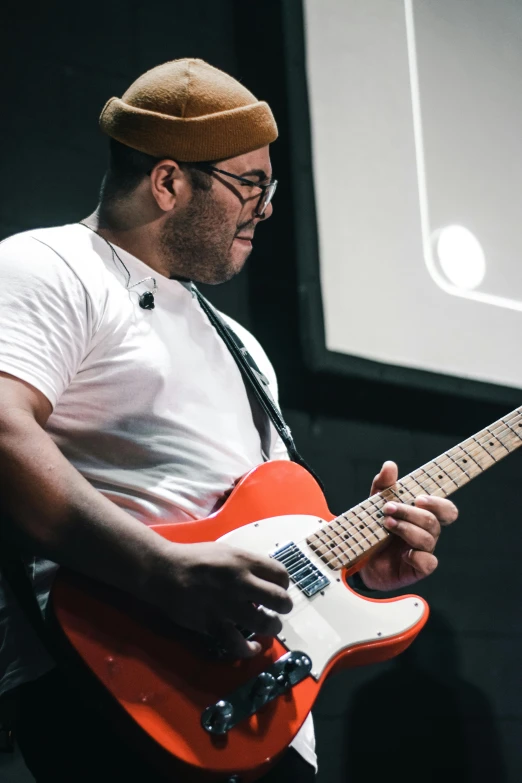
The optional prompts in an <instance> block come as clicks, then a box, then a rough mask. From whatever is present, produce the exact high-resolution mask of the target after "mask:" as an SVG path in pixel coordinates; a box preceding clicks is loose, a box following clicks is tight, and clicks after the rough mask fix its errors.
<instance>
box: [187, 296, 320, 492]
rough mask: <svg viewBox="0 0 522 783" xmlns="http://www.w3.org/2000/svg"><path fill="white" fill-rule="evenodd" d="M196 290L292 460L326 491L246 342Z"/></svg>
mask: <svg viewBox="0 0 522 783" xmlns="http://www.w3.org/2000/svg"><path fill="white" fill-rule="evenodd" d="M192 290H193V291H194V293H195V295H196V297H197V299H198V301H199V304H200V305H201V309H202V310H203V312H204V313H205V314H206V315H207V317H208V319H209V321H210V323H211V324H212V326H213V327H214V328H215V330H216V331H217V333H218V334H219V336H220V337H221V338H222V340H223V342H224V343H225V345H226V346H227V348H228V349H229V351H230V353H231V354H232V356H233V358H234V359H235V361H236V364H237V365H238V367H239V369H240V371H241V375H242V376H243V380H244V381H245V386H246V387H247V391H248V389H249V388H250V389H251V390H252V392H253V396H254V398H255V401H256V402H257V403H258V405H259V406H260V407H261V409H262V411H264V413H265V414H266V416H268V417H269V419H270V420H271V421H272V423H273V425H274V427H275V429H276V432H277V434H278V435H279V437H280V438H281V440H282V441H283V443H284V444H285V446H286V449H287V451H288V455H289V457H290V459H291V460H292V462H297V464H298V465H301V467H303V468H305V469H306V470H307V471H308V472H309V473H311V475H312V476H313V477H314V479H315V480H316V481H317V483H318V484H319V486H320V487H321V489H324V486H323V483H322V481H321V479H320V478H319V476H318V475H317V474H316V473H315V472H314V471H313V470H312V468H311V467H310V466H309V465H308V464H307V463H306V462H305V460H304V459H303V458H302V457H301V455H300V454H299V452H298V451H297V448H296V445H295V443H294V439H293V438H292V434H291V432H290V430H289V428H288V427H287V425H286V423H285V420H284V419H283V417H282V415H281V412H280V410H279V408H278V407H277V405H276V404H275V402H274V399H273V397H272V395H271V394H270V388H269V383H268V380H267V378H265V376H264V375H263V373H262V372H261V370H260V369H259V367H258V366H257V364H256V362H255V361H254V359H253V358H252V356H251V355H250V354H249V352H248V351H247V349H246V348H245V346H244V345H243V343H242V341H241V340H240V339H239V337H238V336H237V334H236V333H235V332H234V330H233V329H231V327H230V326H229V325H228V324H227V323H225V321H224V320H223V318H221V316H220V315H219V313H218V312H217V310H215V309H214V307H213V306H212V305H211V304H210V302H209V301H208V299H205V297H204V296H203V294H202V293H200V291H198V289H197V288H196V286H195V285H194V284H192ZM249 399H250V396H249ZM252 407H253V410H252V413H253V415H254V422H255V423H256V426H258V425H257V421H256V419H257V416H256V412H255V408H254V406H252ZM265 421H266V418H265ZM258 430H259V431H260V436H261V443H262V445H263V440H264V437H263V429H262V428H260V427H259V426H258Z"/></svg>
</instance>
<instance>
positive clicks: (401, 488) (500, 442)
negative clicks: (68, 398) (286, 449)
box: [51, 407, 522, 781]
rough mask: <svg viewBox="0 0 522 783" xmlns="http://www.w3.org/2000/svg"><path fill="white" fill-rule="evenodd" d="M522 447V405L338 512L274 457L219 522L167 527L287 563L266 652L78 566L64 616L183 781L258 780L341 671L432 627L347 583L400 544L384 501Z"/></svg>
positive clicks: (458, 479) (82, 653) (61, 607)
mask: <svg viewBox="0 0 522 783" xmlns="http://www.w3.org/2000/svg"><path fill="white" fill-rule="evenodd" d="M521 444H522V407H520V408H517V409H516V410H515V411H513V412H512V413H510V414H509V415H507V416H505V417H504V418H502V419H500V420H499V421H497V422H495V423H494V424H492V425H491V426H490V427H486V428H485V429H484V430H482V431H481V432H479V433H477V434H476V435H474V436H473V437H471V438H468V439H467V440H465V441H463V442H462V443H460V444H459V445H457V446H455V447H454V448H452V449H450V450H449V451H446V452H445V453H444V454H442V455H441V456H439V457H437V458H436V459H434V460H433V461H432V462H428V463H427V464H426V465H423V466H422V467H421V468H418V469H417V470H414V471H413V472H412V473H410V474H409V475H407V476H405V477H404V478H402V479H401V480H399V481H398V482H397V483H396V484H395V485H394V486H393V487H391V488H389V489H386V490H384V491H383V492H379V493H378V494H376V495H373V496H372V497H370V498H368V499H367V500H365V501H364V502H363V503H361V504H359V505H358V506H355V507H354V508H352V509H350V510H349V511H347V512H346V513H344V514H341V515H340V516H337V517H334V516H333V514H332V513H331V512H330V511H329V510H328V507H327V505H326V501H325V498H324V495H323V493H322V492H321V490H320V488H319V486H318V485H317V483H316V482H315V480H314V479H313V478H312V477H311V475H310V474H309V473H308V472H307V471H305V470H304V469H303V468H301V467H299V466H298V465H296V464H295V463H292V462H286V461H275V462H267V463H265V464H263V465H261V466H259V467H257V468H255V469H254V470H252V471H251V472H250V473H248V474H247V475H246V476H245V477H244V478H243V479H242V480H241V481H240V483H239V484H238V485H237V487H236V488H235V490H234V491H233V493H232V494H231V495H230V497H229V498H228V500H227V501H226V503H225V504H224V505H223V507H222V508H221V509H220V510H219V511H217V512H216V513H215V514H212V516H210V517H208V518H207V519H203V520H201V521H198V522H189V523H181V524H172V525H161V526H156V527H155V528H154V529H155V530H156V532H157V533H158V534H159V535H161V536H164V537H165V538H167V539H168V540H171V541H175V542H179V543H194V542H199V541H213V540H219V541H223V542H226V543H227V544H230V545H233V546H235V547H240V548H243V549H245V550H249V551H251V552H256V553H262V554H265V555H269V556H270V557H273V558H275V559H277V560H279V562H281V563H282V564H283V565H284V566H285V567H286V568H287V570H288V573H289V576H290V579H291V586H290V593H291V595H292V599H293V603H294V608H293V610H292V611H291V612H290V613H289V614H287V615H283V616H281V621H282V624H283V629H282V631H281V633H280V635H279V636H278V637H277V638H275V639H271V638H270V639H266V638H262V639H260V641H261V643H262V645H263V649H262V652H260V653H259V654H258V655H257V656H255V657H254V658H250V659H248V660H240V661H227V660H225V659H223V658H221V657H219V656H218V655H217V654H216V652H215V650H214V651H212V650H211V649H209V647H208V645H207V644H206V641H208V640H206V639H203V637H201V636H199V635H197V634H192V633H191V632H189V631H186V630H183V629H180V628H177V627H176V626H174V625H173V624H172V623H170V622H168V621H167V620H166V619H164V618H162V617H159V616H155V614H154V612H151V610H150V608H145V607H143V606H140V605H138V603H137V602H136V601H134V600H133V599H131V598H130V597H129V596H126V595H124V594H122V593H121V592H118V591H116V590H113V589H112V588H109V587H106V586H103V585H101V584H98V583H95V582H94V581H91V580H88V579H87V578H85V577H81V576H79V575H77V574H73V573H71V572H69V571H67V570H65V569H60V571H59V572H58V575H57V577H56V580H55V583H54V587H53V590H52V596H51V597H52V601H51V603H52V607H53V611H54V615H55V618H56V619H57V621H58V624H59V627H60V629H61V630H62V631H63V634H64V636H65V638H66V640H67V641H68V643H69V644H70V645H72V648H73V649H74V650H75V651H76V654H77V656H79V658H80V659H81V661H82V662H83V663H84V664H85V665H86V666H87V667H88V670H90V672H92V673H94V675H95V679H96V680H97V681H99V682H100V683H101V684H102V686H103V688H102V689H101V690H103V691H104V692H107V693H108V694H109V695H110V701H111V702H113V703H115V704H116V705H117V709H118V710H119V711H120V713H121V715H122V716H125V720H127V719H128V721H129V723H130V724H131V725H132V726H133V728H134V729H135V730H136V733H137V734H139V735H140V736H146V737H147V741H150V744H151V746H154V748H155V749H157V750H158V752H159V753H160V754H161V755H162V757H163V759H165V758H167V759H168V760H169V763H170V762H171V761H172V763H173V764H174V766H175V768H176V769H177V770H178V772H179V769H181V773H180V779H182V780H195V781H212V780H215V781H252V780H255V779H256V778H258V777H260V776H261V775H262V774H264V773H265V772H267V770H268V769H269V767H270V766H271V765H272V764H273V763H274V760H276V759H277V757H278V756H279V754H281V753H282V751H283V750H284V749H285V748H286V747H287V746H288V745H289V744H290V743H291V742H292V740H293V739H294V737H295V736H296V734H297V732H298V731H299V729H300V728H301V726H302V724H303V722H304V720H305V718H306V716H307V715H308V713H309V711H310V710H311V708H312V705H313V704H314V701H315V699H316V698H317V695H318V693H319V690H320V688H321V686H322V684H323V682H324V681H325V679H326V678H327V677H328V676H329V675H330V674H331V673H332V672H334V671H335V670H336V669H339V668H340V667H345V666H356V665H360V664H368V663H372V662H376V661H383V660H385V659H388V658H391V657H392V656H395V655H397V654H398V653H400V652H402V650H404V649H405V648H406V647H407V646H408V645H409V644H410V643H411V642H412V641H413V639H414V638H415V637H416V636H417V634H418V633H419V631H420V630H421V628H422V627H423V626H424V624H425V623H426V620H427V618H428V611H429V610H428V606H427V604H426V602H425V601H424V600H423V599H422V598H419V597H417V596H415V595H405V596H401V597H399V598H392V599H383V600H376V599H373V598H366V597H362V596H360V595H359V594H357V593H356V592H354V591H353V590H352V589H351V588H350V587H349V585H348V583H347V576H348V575H349V574H350V573H353V572H355V571H357V570H358V569H359V568H360V567H361V566H362V564H363V563H364V562H365V561H366V560H367V559H368V558H369V557H371V556H372V555H373V554H374V553H375V552H376V550H378V549H379V548H380V547H382V546H383V545H385V544H386V541H387V540H388V536H389V533H388V531H387V530H386V529H385V528H384V527H383V525H382V521H381V520H382V518H383V511H382V508H383V506H384V504H385V503H386V502H387V501H390V500H394V501H398V502H400V503H412V502H413V501H414V499H415V497H417V496H418V495H421V494H430V495H437V496H439V497H446V496H448V495H450V494H452V493H453V492H455V491H456V490H457V489H458V488H459V487H461V486H463V485H464V484H466V483H467V482H468V481H470V480H471V479H472V478H474V477H475V476H478V475H479V474H480V473H482V472H483V471H485V470H487V469H488V468H489V467H491V466H492V465H493V464H494V463H495V462H498V461H499V460H500V459H502V458H503V457H505V456H506V455H507V454H509V453H510V452H512V451H514V450H515V449H517V448H518V447H519V446H520V445H521ZM247 633H248V632H247V631H245V635H246V634H247ZM173 779H177V778H176V777H175V776H174V778H173Z"/></svg>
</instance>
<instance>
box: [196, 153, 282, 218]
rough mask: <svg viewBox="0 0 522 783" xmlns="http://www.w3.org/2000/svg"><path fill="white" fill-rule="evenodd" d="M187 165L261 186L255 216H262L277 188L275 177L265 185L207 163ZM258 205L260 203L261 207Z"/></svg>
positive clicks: (247, 183) (256, 186) (246, 183)
mask: <svg viewBox="0 0 522 783" xmlns="http://www.w3.org/2000/svg"><path fill="white" fill-rule="evenodd" d="M188 165H189V166H193V167H194V168H196V169H202V170H203V171H215V172H217V173H218V174H224V175H225V176H226V177H232V179H237V181H238V182H242V183H243V184H244V185H250V187H254V188H261V193H260V194H259V200H258V202H257V204H256V211H255V214H256V216H257V217H263V215H264V214H265V211H266V208H267V206H268V205H269V204H270V202H271V201H272V199H273V198H274V193H275V192H276V189H277V180H276V179H272V180H270V182H269V183H268V184H267V185H263V184H262V183H261V182H252V180H251V179H246V177H240V176H238V175H237V174H232V173H231V172H230V171H225V170H224V169H218V168H216V166H211V165H210V164H209V163H189V164H188ZM260 205H262V207H261V209H260Z"/></svg>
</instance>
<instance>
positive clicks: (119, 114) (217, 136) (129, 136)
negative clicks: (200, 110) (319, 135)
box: [100, 98, 277, 163]
mask: <svg viewBox="0 0 522 783" xmlns="http://www.w3.org/2000/svg"><path fill="white" fill-rule="evenodd" d="M100 127H101V129H102V131H103V132H104V133H106V134H107V135H108V136H111V137H112V138H113V139H116V140H117V141H120V142H121V143H122V144H126V145H127V146H128V147H132V148H133V149H136V150H139V151H140V152H145V153H147V154H148V155H152V156H154V157H156V158H161V157H166V158H172V159H173V160H178V161H181V162H183V161H186V162H191V163H196V162H198V161H206V160H224V159H225V158H233V157H236V156H237V155H243V154H244V153H245V152H252V151H253V150H256V149H260V148H261V147H265V146H266V145H267V144H271V143H272V142H273V141H275V140H276V138H277V126H276V123H275V120H274V116H273V114H272V112H271V110H270V107H269V106H268V104H267V103H265V102H264V101H258V102H256V103H252V104H249V105H247V106H240V107H238V108H235V109H228V110H226V111H221V112H216V113H214V114H206V115H203V116H201V117H190V118H185V117H173V116H171V115H168V114H160V113H159V112H152V111H148V110H146V109H140V108H137V107H135V106H130V105H129V104H128V103H125V101H123V100H121V99H120V98H110V99H109V100H108V101H107V103H106V104H105V107H104V109H103V111H102V113H101V116H100Z"/></svg>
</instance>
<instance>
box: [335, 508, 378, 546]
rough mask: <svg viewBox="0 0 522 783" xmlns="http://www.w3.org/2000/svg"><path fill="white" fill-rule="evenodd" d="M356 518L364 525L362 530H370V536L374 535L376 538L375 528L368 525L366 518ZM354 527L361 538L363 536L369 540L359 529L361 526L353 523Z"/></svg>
mask: <svg viewBox="0 0 522 783" xmlns="http://www.w3.org/2000/svg"><path fill="white" fill-rule="evenodd" d="M341 516H344V514H342V515H341ZM356 516H357V515H356ZM357 519H358V520H359V521H360V523H361V525H364V530H367V531H369V532H370V534H371V535H372V536H375V538H377V536H376V534H375V530H373V528H372V527H371V526H370V525H369V524H368V523H367V522H366V520H363V519H360V518H359V517H357ZM370 519H371V517H370ZM352 524H353V523H352ZM354 527H355V528H356V529H357V532H358V533H360V535H361V536H362V537H363V538H364V539H365V540H366V541H368V540H369V539H368V538H366V536H365V535H364V533H363V531H362V530H361V527H360V526H359V525H355V524H354Z"/></svg>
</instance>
